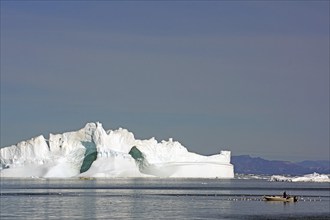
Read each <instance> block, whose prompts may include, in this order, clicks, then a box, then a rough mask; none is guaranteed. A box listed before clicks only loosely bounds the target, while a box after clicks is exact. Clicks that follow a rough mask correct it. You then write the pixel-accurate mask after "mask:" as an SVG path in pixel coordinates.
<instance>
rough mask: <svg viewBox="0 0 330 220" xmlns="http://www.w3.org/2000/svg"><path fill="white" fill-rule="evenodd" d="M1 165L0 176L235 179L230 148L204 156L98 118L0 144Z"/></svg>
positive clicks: (174, 143)
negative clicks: (112, 127)
mask: <svg viewBox="0 0 330 220" xmlns="http://www.w3.org/2000/svg"><path fill="white" fill-rule="evenodd" d="M0 163H1V164H0V165H1V170H0V175H1V177H32V176H33V177H46V178H50V177H53V178H67V177H146V176H148V177H152V176H154V177H199V178H233V177H234V169H233V165H232V164H230V151H221V153H220V154H216V155H212V156H202V155H198V154H196V153H192V152H189V151H188V150H187V149H186V148H185V147H184V146H182V145H181V144H180V143H179V142H177V141H173V139H169V140H168V141H161V142H157V140H155V139H154V138H151V139H149V140H137V139H135V138H134V135H133V133H131V132H129V131H128V130H126V129H122V128H119V129H118V130H114V131H112V130H109V131H105V130H104V129H103V127H102V124H101V123H99V122H97V123H88V124H86V126H85V127H84V128H82V129H80V130H78V131H73V132H66V133H63V134H50V135H49V139H48V140H46V139H45V138H44V137H43V136H38V137H36V138H32V139H31V140H28V141H23V142H20V143H18V144H17V145H12V146H8V147H4V148H1V149H0Z"/></svg>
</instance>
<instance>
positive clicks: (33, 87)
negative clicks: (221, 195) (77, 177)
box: [1, 1, 329, 160]
mask: <svg viewBox="0 0 330 220" xmlns="http://www.w3.org/2000/svg"><path fill="white" fill-rule="evenodd" d="M96 121H100V122H102V123H103V126H104V128H105V129H106V130H108V129H112V130H113V129H117V128H119V127H123V128H127V129H128V130H130V131H131V132H133V133H134V135H135V137H136V138H138V139H148V138H151V137H155V138H156V139H157V140H159V141H161V140H163V139H165V140H167V139H168V138H170V137H173V139H174V140H177V141H179V142H180V143H182V144H183V145H184V146H185V147H187V148H188V149H189V150H190V151H193V152H197V153H200V154H204V155H208V154H214V153H218V152H219V151H220V150H221V149H229V150H231V151H232V154H233V155H241V154H250V155H253V156H260V157H264V158H267V159H281V160H304V159H329V1H273V2H272V1H234V2H230V1H180V2H175V1H162V2H151V1H140V2H134V1H125V2H120V1H93V2H92V1H69V2H66V1H14V2H11V1H1V146H2V147H3V146H7V145H11V144H16V143H17V142H19V141H22V140H27V139H30V138H32V137H35V136H37V135H40V134H43V135H45V137H48V134H49V133H63V132H66V131H72V130H78V129H80V128H82V127H83V126H84V125H85V124H86V123H87V122H96Z"/></svg>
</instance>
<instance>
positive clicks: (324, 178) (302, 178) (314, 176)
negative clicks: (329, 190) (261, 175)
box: [270, 173, 330, 183]
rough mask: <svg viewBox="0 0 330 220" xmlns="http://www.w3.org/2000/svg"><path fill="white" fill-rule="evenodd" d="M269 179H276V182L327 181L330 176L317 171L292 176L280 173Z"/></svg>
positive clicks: (329, 180)
mask: <svg viewBox="0 0 330 220" xmlns="http://www.w3.org/2000/svg"><path fill="white" fill-rule="evenodd" d="M270 181H278V182H321V183H322V182H324V183H326V182H329V183H330V178H329V175H326V174H319V173H312V174H306V175H304V176H294V177H286V176H280V175H273V176H271V178H270Z"/></svg>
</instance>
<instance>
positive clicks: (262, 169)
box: [231, 155, 330, 175]
mask: <svg viewBox="0 0 330 220" xmlns="http://www.w3.org/2000/svg"><path fill="white" fill-rule="evenodd" d="M231 163H232V164H233V165H234V170H235V173H237V174H263V175H304V174H310V173H314V172H316V173H322V174H330V161H329V160H317V161H312V160H306V161H302V162H290V161H281V160H266V159H263V158H260V157H251V156H249V155H240V156H232V158H231Z"/></svg>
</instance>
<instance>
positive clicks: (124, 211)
mask: <svg viewBox="0 0 330 220" xmlns="http://www.w3.org/2000/svg"><path fill="white" fill-rule="evenodd" d="M0 189H1V192H0V219H1V220H5V219H15V220H17V219H152V220H154V219H281V220H282V219H330V211H329V210H330V184H329V183H293V182H270V181H268V180H265V179H231V180H222V179H162V178H136V179H135V178H115V179H91V180H81V179H9V178H1V185H0ZM283 191H286V192H287V194H291V195H297V196H299V201H298V202H296V203H283V202H266V201H263V200H262V197H263V196H264V195H281V194H282V193H283Z"/></svg>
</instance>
